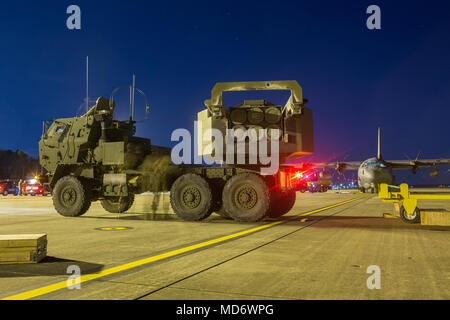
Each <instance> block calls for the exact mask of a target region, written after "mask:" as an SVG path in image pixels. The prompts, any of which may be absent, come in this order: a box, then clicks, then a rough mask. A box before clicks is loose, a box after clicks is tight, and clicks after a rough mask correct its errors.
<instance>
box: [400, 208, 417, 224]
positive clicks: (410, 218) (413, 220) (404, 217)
mask: <svg viewBox="0 0 450 320" xmlns="http://www.w3.org/2000/svg"><path fill="white" fill-rule="evenodd" d="M400 218H402V220H403V221H405V222H406V223H419V222H420V210H419V208H417V207H416V209H415V210H414V213H413V214H412V215H411V216H410V215H409V214H408V213H407V212H406V210H405V208H404V207H403V206H402V208H401V209H400Z"/></svg>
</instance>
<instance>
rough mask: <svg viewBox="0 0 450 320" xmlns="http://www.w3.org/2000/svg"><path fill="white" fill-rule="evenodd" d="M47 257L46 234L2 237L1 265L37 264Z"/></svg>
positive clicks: (0, 237) (0, 243)
mask: <svg viewBox="0 0 450 320" xmlns="http://www.w3.org/2000/svg"><path fill="white" fill-rule="evenodd" d="M46 255H47V235H46V234H10V235H0V264H14V263H37V262H39V261H41V260H42V259H44V258H45V256H46Z"/></svg>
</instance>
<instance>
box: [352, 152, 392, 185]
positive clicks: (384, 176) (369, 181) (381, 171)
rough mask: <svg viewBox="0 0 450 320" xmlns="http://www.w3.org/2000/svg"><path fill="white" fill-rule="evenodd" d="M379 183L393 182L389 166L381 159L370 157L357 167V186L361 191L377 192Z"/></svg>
mask: <svg viewBox="0 0 450 320" xmlns="http://www.w3.org/2000/svg"><path fill="white" fill-rule="evenodd" d="M380 183H387V184H391V185H393V184H395V177H394V175H393V173H392V168H391V166H390V165H389V164H388V163H386V162H384V161H383V160H382V159H378V158H370V159H367V160H366V161H364V162H363V163H361V165H360V166H359V168H358V187H359V189H360V190H361V191H363V192H378V185H379V184H380Z"/></svg>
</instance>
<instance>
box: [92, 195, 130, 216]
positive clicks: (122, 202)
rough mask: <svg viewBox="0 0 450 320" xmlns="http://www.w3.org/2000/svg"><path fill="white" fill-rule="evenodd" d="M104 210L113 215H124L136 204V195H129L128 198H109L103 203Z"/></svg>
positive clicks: (102, 201) (103, 200)
mask: <svg viewBox="0 0 450 320" xmlns="http://www.w3.org/2000/svg"><path fill="white" fill-rule="evenodd" d="M100 202H101V204H102V207H103V209H105V210H106V211H108V212H111V213H123V212H125V211H128V209H130V208H131V206H132V205H133V202H134V194H133V193H129V194H128V196H126V197H109V198H107V199H102V200H101V201H100Z"/></svg>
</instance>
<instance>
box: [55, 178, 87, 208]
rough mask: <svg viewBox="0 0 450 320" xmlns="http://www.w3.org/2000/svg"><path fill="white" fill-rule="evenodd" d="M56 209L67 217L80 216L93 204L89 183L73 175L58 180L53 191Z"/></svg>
mask: <svg viewBox="0 0 450 320" xmlns="http://www.w3.org/2000/svg"><path fill="white" fill-rule="evenodd" d="M53 205H54V207H55V209H56V211H57V212H58V213H59V214H60V215H62V216H65V217H78V216H81V215H83V214H84V213H86V211H87V210H88V209H89V207H90V206H91V197H90V188H89V187H88V184H87V183H83V182H82V181H81V180H79V179H77V178H76V177H73V176H66V177H63V178H61V179H59V180H58V182H56V185H55V189H54V193H53Z"/></svg>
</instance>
